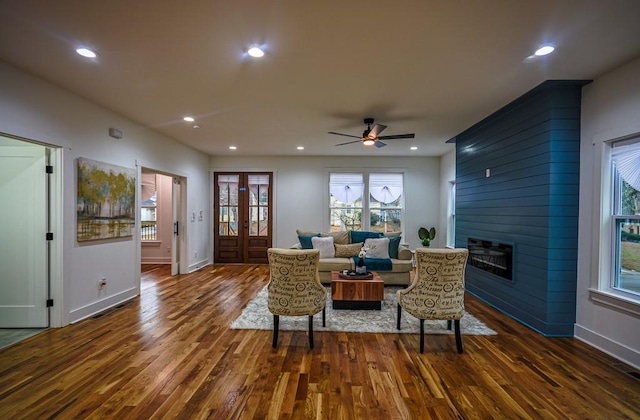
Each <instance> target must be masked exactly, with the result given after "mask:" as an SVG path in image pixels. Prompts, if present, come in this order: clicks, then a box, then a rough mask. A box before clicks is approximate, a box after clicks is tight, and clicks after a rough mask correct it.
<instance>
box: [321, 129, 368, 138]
mask: <svg viewBox="0 0 640 420" xmlns="http://www.w3.org/2000/svg"><path fill="white" fill-rule="evenodd" d="M329 134H335V135H336V136H345V137H353V138H354V139H361V138H362V137H360V136H352V135H351V134H342V133H336V132H335V131H329Z"/></svg>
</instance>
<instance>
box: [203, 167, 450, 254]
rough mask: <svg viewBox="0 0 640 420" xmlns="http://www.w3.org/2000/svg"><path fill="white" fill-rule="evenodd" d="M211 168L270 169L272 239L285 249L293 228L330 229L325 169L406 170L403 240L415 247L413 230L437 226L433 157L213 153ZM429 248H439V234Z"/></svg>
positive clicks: (437, 170)
mask: <svg viewBox="0 0 640 420" xmlns="http://www.w3.org/2000/svg"><path fill="white" fill-rule="evenodd" d="M210 163H211V168H212V171H214V172H215V171H226V170H232V171H247V172H249V171H256V170H266V171H273V172H274V184H275V186H274V187H275V188H274V203H275V221H274V243H273V245H274V246H275V247H282V248H288V247H290V246H291V245H293V244H295V243H297V242H298V238H297V236H296V229H302V230H318V231H324V230H327V229H328V227H329V198H328V195H329V178H328V174H329V172H330V171H335V170H339V169H345V168H347V169H366V170H371V169H393V170H403V171H405V179H404V180H405V185H404V189H405V192H406V195H405V229H404V236H403V239H402V242H403V243H408V244H409V245H410V246H411V248H415V247H417V246H418V244H419V241H418V228H419V227H420V226H436V228H437V229H438V231H442V229H444V225H442V226H441V225H440V220H441V216H440V204H439V202H440V159H439V158H434V157H415V158H413V157H412V158H407V157H360V158H353V157H336V156H327V157H304V156H300V157H228V156H225V157H212V158H211V161H210ZM433 246H436V247H442V246H444V237H439V238H436V240H435V243H434V245H433Z"/></svg>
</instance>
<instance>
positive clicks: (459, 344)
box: [449, 319, 463, 354]
mask: <svg viewBox="0 0 640 420" xmlns="http://www.w3.org/2000/svg"><path fill="white" fill-rule="evenodd" d="M449 322H451V321H449ZM454 324H455V327H456V347H458V354H462V351H463V350H462V335H461V334H460V320H459V319H456V320H455V321H454Z"/></svg>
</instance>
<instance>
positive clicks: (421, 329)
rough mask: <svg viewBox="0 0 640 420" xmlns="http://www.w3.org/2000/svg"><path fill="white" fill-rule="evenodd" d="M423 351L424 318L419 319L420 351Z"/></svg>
mask: <svg viewBox="0 0 640 420" xmlns="http://www.w3.org/2000/svg"><path fill="white" fill-rule="evenodd" d="M423 352H424V319H421V320H420V353H423Z"/></svg>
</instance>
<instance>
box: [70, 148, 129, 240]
mask: <svg viewBox="0 0 640 420" xmlns="http://www.w3.org/2000/svg"><path fill="white" fill-rule="evenodd" d="M135 199H136V171H135V169H131V168H124V167H122V166H116V165H111V164H108V163H103V162H98V161H95V160H91V159H85V158H78V199H77V206H76V213H77V224H78V229H77V240H78V242H83V241H92V240H98V239H113V238H124V237H128V236H133V228H134V224H135V207H136V206H135V203H136V202H135Z"/></svg>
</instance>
